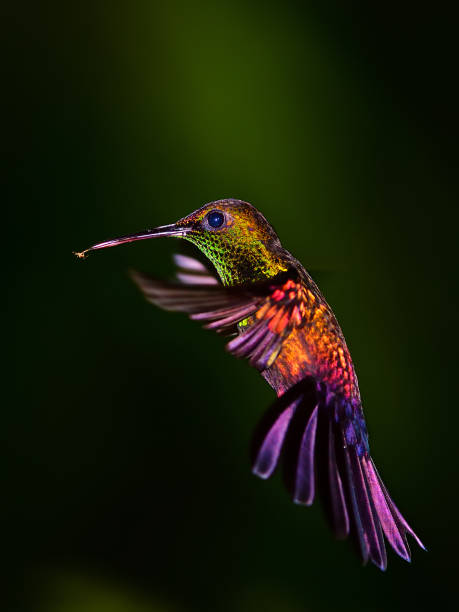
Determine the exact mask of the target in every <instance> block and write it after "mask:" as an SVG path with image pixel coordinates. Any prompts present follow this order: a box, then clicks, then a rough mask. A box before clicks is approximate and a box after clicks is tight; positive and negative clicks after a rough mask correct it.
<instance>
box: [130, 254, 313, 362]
mask: <svg viewBox="0 0 459 612" xmlns="http://www.w3.org/2000/svg"><path fill="white" fill-rule="evenodd" d="M175 261H176V263H178V264H179V268H180V269H179V273H178V279H179V280H180V283H179V284H174V283H170V282H164V281H159V280H157V279H155V278H152V277H150V276H148V275H145V274H141V273H139V272H132V273H131V276H132V278H133V280H134V282H135V283H136V284H137V285H138V286H139V287H140V289H141V290H142V292H143V293H144V295H145V297H146V298H147V300H148V301H149V302H151V303H153V304H155V305H156V306H159V307H160V308H163V309H165V310H174V311H179V312H185V313H187V314H188V315H189V316H190V318H191V319H193V320H195V321H201V322H202V323H204V328H205V329H213V330H215V331H216V332H218V333H226V334H228V333H235V332H238V331H239V334H238V335H237V336H236V338H234V339H233V340H231V341H230V342H229V343H228V344H227V350H228V351H229V352H230V353H232V354H233V355H235V356H236V357H241V358H246V359H248V360H249V363H250V365H252V366H253V367H255V368H257V369H258V370H264V369H266V368H268V367H270V366H271V365H272V364H273V362H274V360H275V359H276V357H277V356H278V355H279V353H280V351H281V348H282V344H283V341H284V340H285V338H286V337H287V336H288V335H289V333H290V332H291V331H292V329H293V328H294V327H295V326H297V325H300V324H301V323H302V320H303V318H302V317H303V310H304V304H303V300H302V291H303V288H302V286H301V284H300V283H299V282H295V280H293V278H294V273H291V274H289V273H283V274H281V275H279V276H278V277H276V278H275V279H273V280H270V281H266V282H262V283H254V284H253V285H244V286H241V287H239V286H238V287H224V286H223V285H222V284H221V283H219V282H217V283H216V282H214V279H215V277H214V276H212V274H211V273H210V272H209V271H208V270H207V268H206V267H205V266H203V264H201V262H198V260H194V259H193V258H190V257H187V256H175ZM200 279H203V281H202V282H200ZM215 280H216V279H215Z"/></svg>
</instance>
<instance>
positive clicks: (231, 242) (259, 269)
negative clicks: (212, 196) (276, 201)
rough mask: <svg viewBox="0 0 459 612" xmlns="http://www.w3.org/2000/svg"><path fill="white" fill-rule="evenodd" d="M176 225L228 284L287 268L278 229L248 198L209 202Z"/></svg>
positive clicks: (256, 278)
mask: <svg viewBox="0 0 459 612" xmlns="http://www.w3.org/2000/svg"><path fill="white" fill-rule="evenodd" d="M176 226H177V228H182V229H183V230H185V232H186V233H185V234H184V238H185V239H186V240H188V241H189V242H191V243H193V244H194V245H195V246H197V247H198V249H200V251H202V252H203V253H204V255H206V257H207V258H208V259H209V260H210V261H211V262H212V264H213V265H214V266H215V268H216V270H217V272H218V274H219V276H220V278H221V280H222V282H223V284H225V285H236V284H242V283H246V282H254V281H258V280H262V279H264V278H269V277H271V276H275V275H276V274H278V273H279V272H281V271H284V270H286V269H287V265H286V263H285V261H284V260H285V257H284V258H283V257H282V255H283V253H285V252H284V250H283V248H282V245H281V243H280V240H279V238H278V236H277V234H276V232H275V231H274V229H273V228H272V226H271V225H270V224H269V223H268V221H267V220H266V219H265V217H264V216H263V215H262V214H261V213H260V212H259V211H258V210H257V209H256V208H255V207H254V206H252V204H249V203H248V202H243V201H242V200H232V199H228V200H216V201H215V202H209V203H208V204H205V205H204V206H202V207H201V208H199V209H198V210H196V211H194V212H193V213H191V214H190V215H187V216H186V217H184V218H183V219H180V221H178V222H177V223H176Z"/></svg>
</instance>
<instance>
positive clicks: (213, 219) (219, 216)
mask: <svg viewBox="0 0 459 612" xmlns="http://www.w3.org/2000/svg"><path fill="white" fill-rule="evenodd" d="M224 220H225V216H224V214H223V213H221V212H220V211H218V210H213V211H212V212H210V213H209V214H208V215H207V223H208V224H209V225H210V227H215V228H216V227H221V226H222V225H223V222H224Z"/></svg>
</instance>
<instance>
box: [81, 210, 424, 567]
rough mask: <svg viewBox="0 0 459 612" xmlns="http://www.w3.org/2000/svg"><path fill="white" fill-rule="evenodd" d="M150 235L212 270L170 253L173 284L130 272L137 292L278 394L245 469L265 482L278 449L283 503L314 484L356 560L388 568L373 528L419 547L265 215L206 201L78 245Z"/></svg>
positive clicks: (330, 329) (352, 382)
mask: <svg viewBox="0 0 459 612" xmlns="http://www.w3.org/2000/svg"><path fill="white" fill-rule="evenodd" d="M157 235H166V236H167V235H169V236H177V237H181V238H184V239H186V240H188V241H189V242H191V243H193V244H194V245H195V246H197V247H198V248H199V249H200V250H201V251H202V252H203V253H204V255H205V256H206V257H207V258H208V259H209V260H210V262H211V263H212V264H213V266H214V268H215V270H216V272H217V275H218V277H217V276H216V275H215V274H214V273H213V272H212V271H210V270H208V269H207V268H206V267H205V266H204V265H203V264H202V263H201V262H199V261H198V260H196V259H194V258H191V257H188V256H183V255H177V256H176V257H175V261H176V264H177V266H178V272H177V282H176V283H166V282H162V281H158V280H156V279H153V278H151V277H148V276H146V275H143V274H139V273H134V274H133V278H134V280H135V282H136V283H137V284H138V285H139V287H140V288H141V289H142V291H143V292H144V294H145V296H146V297H147V299H148V300H149V301H151V302H152V303H154V304H156V305H157V306H160V307H161V308H164V309H166V310H175V311H181V312H186V313H188V314H189V315H190V317H191V318H192V319H194V320H198V321H200V322H201V323H203V324H204V326H205V327H206V328H207V329H213V330H215V331H217V332H219V333H223V334H225V335H230V336H232V338H231V340H230V341H229V342H228V344H227V349H228V351H229V352H230V353H232V354H233V355H235V356H236V357H242V358H246V359H248V361H249V363H250V365H252V366H253V367H255V368H257V369H258V370H259V371H260V372H261V374H262V376H263V377H264V378H265V380H266V381H267V382H268V383H269V384H270V385H271V387H273V389H274V390H275V391H276V393H277V396H278V400H277V402H276V403H275V405H274V406H273V408H272V409H271V411H270V412H269V415H268V418H266V419H264V421H263V423H262V426H260V428H259V431H258V443H257V446H256V449H255V452H254V458H253V471H254V473H255V474H257V475H258V476H260V477H261V478H268V477H269V476H271V474H272V473H273V472H274V470H275V468H276V466H277V464H278V462H279V459H280V457H281V455H283V456H284V459H285V465H286V466H287V469H286V472H287V484H288V486H289V489H290V491H291V493H292V497H293V500H294V501H295V502H296V503H300V504H304V505H310V504H311V503H312V502H313V500H314V497H315V495H316V489H317V488H318V489H319V491H320V493H321V497H322V499H323V501H324V503H325V509H326V512H327V515H328V518H329V520H330V522H331V525H332V527H333V529H334V532H335V534H336V535H337V536H338V537H346V536H347V535H349V534H350V533H352V534H354V535H355V536H356V538H357V540H358V542H359V545H360V551H361V556H362V559H363V561H364V562H366V561H368V560H370V561H372V562H373V563H374V564H375V565H377V566H378V567H380V568H381V569H385V568H386V565H387V560H386V551H385V546H384V538H383V534H384V535H385V536H386V538H387V540H388V541H389V543H390V544H391V546H392V547H393V548H394V550H395V551H396V552H397V553H398V554H399V555H400V556H401V557H402V558H404V559H406V560H410V550H409V547H408V543H407V538H406V534H410V535H411V536H412V537H413V538H414V539H415V540H416V542H417V543H418V544H419V545H420V546H421V547H423V545H422V543H421V541H420V540H419V538H418V537H417V536H416V534H415V533H414V532H413V530H412V529H411V527H410V526H409V525H408V523H407V522H406V521H405V519H404V518H403V516H402V515H401V514H400V512H399V511H398V509H397V508H396V506H395V505H394V503H393V501H392V499H391V498H390V496H389V494H388V492H387V490H386V488H385V486H384V484H383V483H382V481H381V479H380V477H379V475H378V473H377V471H376V468H375V466H374V463H373V461H372V459H371V457H370V450H369V444H368V434H367V429H366V424H365V419H364V416H363V411H362V404H361V400H360V393H359V387H358V382H357V377H356V374H355V371H354V366H353V364H352V359H351V356H350V354H349V350H348V348H347V345H346V342H345V339H344V336H343V333H342V331H341V328H340V326H339V324H338V322H337V320H336V318H335V316H334V314H333V312H332V310H331V308H330V307H329V305H328V304H327V302H326V301H325V299H324V297H323V296H322V294H321V293H320V291H319V289H318V287H317V285H316V284H315V283H314V281H313V280H312V278H311V277H310V276H309V274H308V273H307V272H306V270H305V269H304V267H303V266H302V265H301V263H300V262H299V261H297V260H296V259H295V258H294V257H293V256H292V255H291V254H290V253H289V252H288V251H287V250H285V249H284V248H283V247H282V245H281V243H280V241H279V238H278V237H277V234H276V233H275V231H274V230H273V228H272V227H271V225H270V224H269V223H268V222H267V220H266V219H265V218H264V217H263V215H262V214H261V213H260V212H259V211H258V210H257V209H256V208H254V207H253V206H252V205H250V204H248V203H247V202H242V201H240V200H219V201H216V202H211V203H209V204H206V205H205V206H203V207H202V208H200V209H198V210H197V211H195V212H193V213H192V214H190V215H188V216H187V217H184V218H183V219H181V220H180V221H178V222H177V223H175V224H173V225H170V226H163V227H161V228H157V229H156V230H149V231H147V232H143V233H140V234H136V235H133V236H126V237H123V238H120V239H115V240H113V241H108V242H104V243H99V244H98V245H94V246H93V247H91V249H88V250H97V249H100V248H105V247H107V246H115V245H116V244H121V243H124V242H132V241H133V240H139V239H146V238H150V237H155V236H157ZM85 253H86V251H84V252H83V253H80V254H78V255H79V256H80V257H81V256H84V255H85Z"/></svg>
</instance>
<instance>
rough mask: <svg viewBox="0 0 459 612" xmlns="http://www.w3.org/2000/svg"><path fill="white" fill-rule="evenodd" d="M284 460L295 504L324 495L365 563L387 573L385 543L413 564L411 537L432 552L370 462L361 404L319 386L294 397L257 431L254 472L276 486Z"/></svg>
mask: <svg viewBox="0 0 459 612" xmlns="http://www.w3.org/2000/svg"><path fill="white" fill-rule="evenodd" d="M281 457H282V459H283V462H284V475H285V477H286V484H287V486H288V488H289V490H290V492H291V494H292V497H293V500H294V502H295V503H298V504H303V505H307V506H309V505H311V504H312V503H313V501H314V498H315V496H316V491H318V492H319V494H320V497H321V499H322V502H323V504H324V509H325V511H326V515H327V518H328V520H329V522H330V524H331V527H332V529H333V531H334V533H335V535H336V536H337V537H338V538H345V537H347V536H349V535H351V536H353V537H354V539H355V540H356V541H357V543H358V545H359V549H360V554H361V557H362V560H363V562H364V563H367V562H368V561H371V562H372V563H374V564H375V565H376V566H377V567H379V568H380V569H381V570H385V569H386V567H387V557H386V548H385V544H384V536H385V538H386V539H387V541H388V542H389V544H390V545H391V546H392V548H393V549H394V550H395V552H396V553H397V554H398V555H399V556H400V557H402V558H403V559H405V560H406V561H410V560H411V553H410V549H409V546H408V542H407V534H409V535H411V536H412V537H413V538H414V540H415V541H416V542H417V544H418V545H419V546H420V547H421V548H423V549H424V550H425V548H424V545H423V544H422V542H421V540H420V539H419V538H418V536H417V535H416V534H415V533H414V531H413V529H412V528H411V527H410V526H409V525H408V523H407V522H406V520H405V519H404V518H403V516H402V514H401V513H400V511H399V510H398V508H397V507H396V506H395V504H394V502H393V501H392V499H391V497H390V495H389V493H388V492H387V489H386V487H385V486H384V484H383V482H382V480H381V477H380V476H379V474H378V472H377V470H376V467H375V465H374V463H373V460H372V458H371V457H370V454H369V450H368V442H367V433H366V428H365V421H364V418H363V413H362V411H361V407H360V404H359V403H355V405H352V403H351V402H350V401H348V400H344V399H342V398H340V397H338V396H336V395H334V394H330V393H327V389H326V387H325V386H324V385H316V384H315V383H314V381H313V379H305V380H304V381H301V383H298V384H297V385H295V386H294V387H292V388H291V389H289V390H288V391H287V392H286V393H284V394H283V395H282V396H281V397H279V398H278V400H277V401H276V402H275V404H274V405H273V407H272V408H271V409H270V411H269V412H268V413H267V415H265V417H264V419H263V421H262V423H261V425H260V427H259V428H258V430H257V437H256V440H255V446H254V454H253V472H254V473H255V474H256V475H257V476H260V477H261V478H269V477H270V476H271V475H272V473H273V472H274V470H275V469H276V466H277V465H278V463H279V460H280V458H281Z"/></svg>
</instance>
